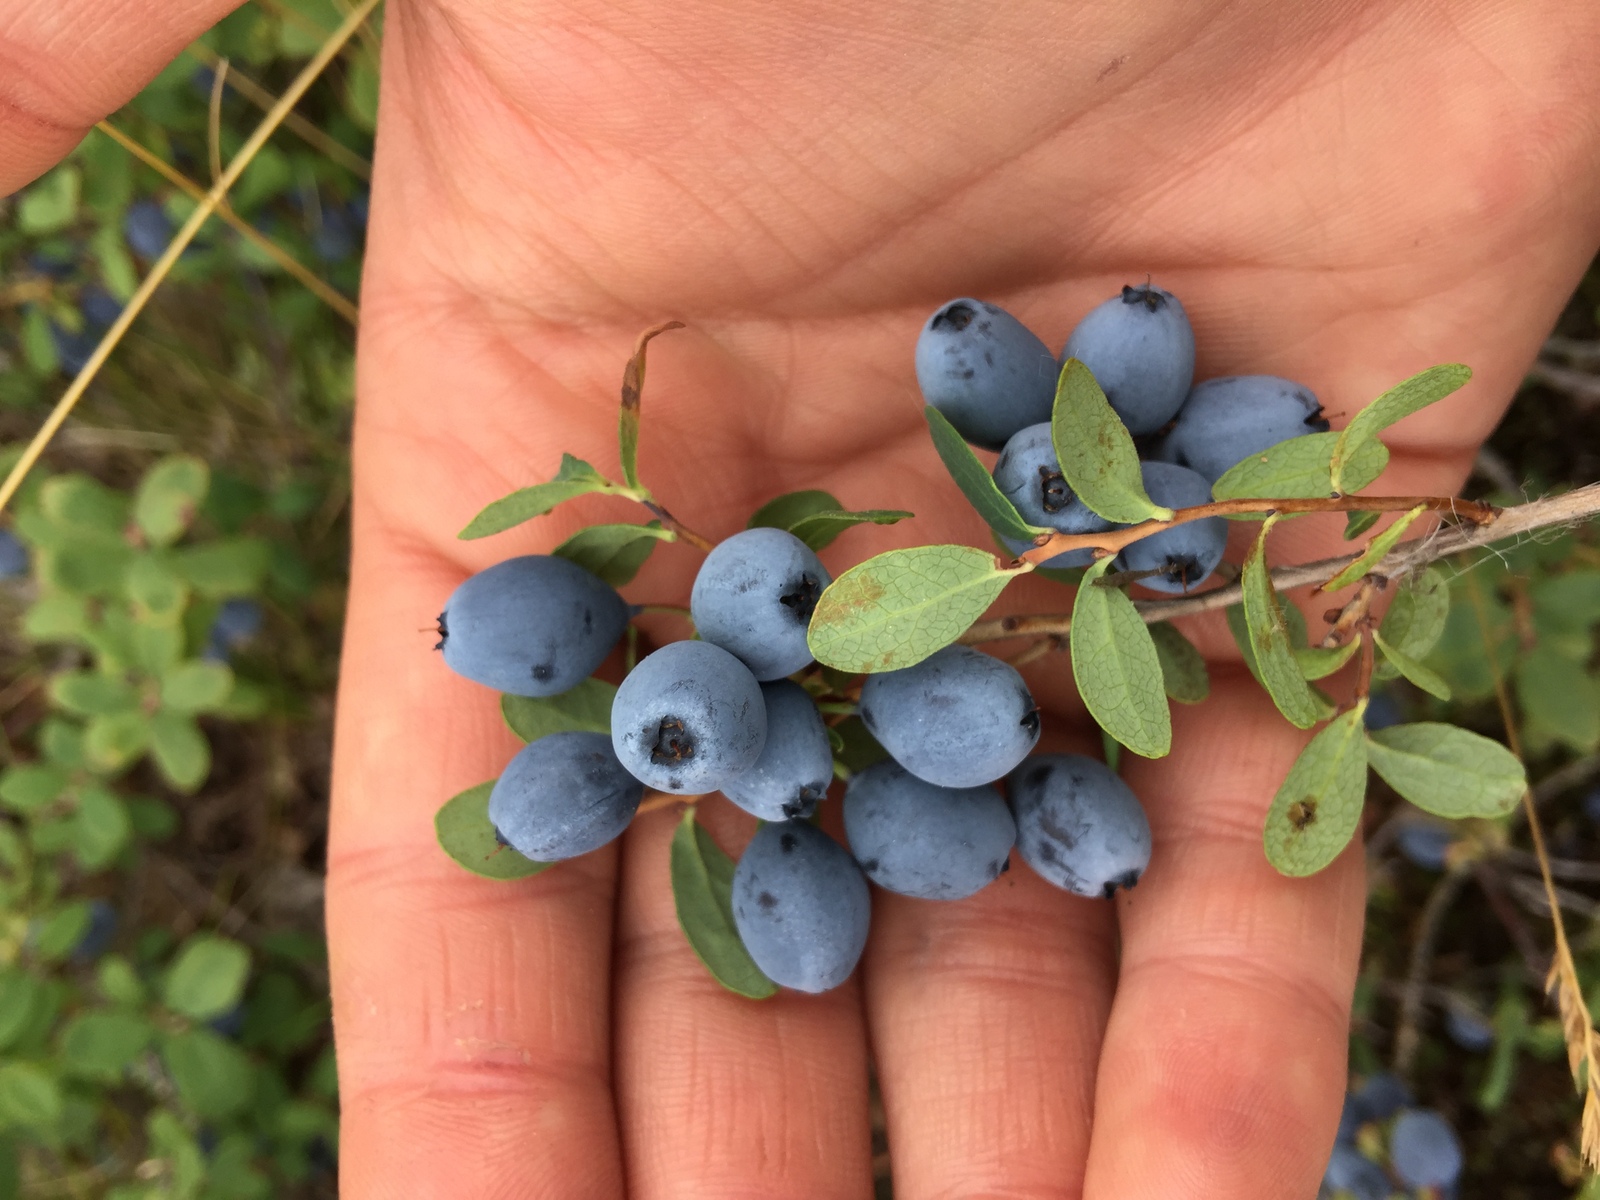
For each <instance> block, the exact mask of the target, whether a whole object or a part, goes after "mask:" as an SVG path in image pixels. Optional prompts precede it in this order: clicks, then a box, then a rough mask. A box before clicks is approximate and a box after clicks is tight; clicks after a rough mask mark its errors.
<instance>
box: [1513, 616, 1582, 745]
mask: <svg viewBox="0 0 1600 1200" xmlns="http://www.w3.org/2000/svg"><path fill="white" fill-rule="evenodd" d="M1515 671H1516V673H1515V676H1514V679H1515V683H1516V691H1517V703H1518V704H1519V705H1520V706H1521V708H1522V713H1523V717H1524V719H1525V720H1526V721H1527V725H1528V732H1529V733H1530V734H1533V735H1535V736H1537V737H1541V738H1545V739H1549V740H1554V741H1558V742H1561V743H1562V744H1563V745H1566V746H1568V747H1570V748H1572V749H1573V750H1577V751H1580V752H1581V753H1584V754H1588V753H1591V752H1592V751H1594V750H1595V749H1597V748H1600V695H1597V694H1596V688H1595V681H1594V679H1593V678H1592V677H1591V676H1590V675H1589V673H1588V672H1587V671H1586V670H1584V668H1583V666H1582V665H1580V664H1578V663H1575V662H1573V661H1572V660H1571V659H1570V658H1567V657H1566V656H1565V655H1563V654H1561V653H1560V652H1558V651H1556V650H1553V649H1551V648H1550V647H1549V646H1546V645H1544V644H1542V643H1541V644H1540V645H1537V646H1535V647H1534V648H1533V649H1532V650H1530V651H1529V652H1528V653H1527V654H1525V655H1523V656H1522V658H1520V659H1519V660H1518V661H1517V665H1516V669H1515Z"/></svg>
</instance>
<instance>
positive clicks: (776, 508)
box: [745, 489, 844, 529]
mask: <svg viewBox="0 0 1600 1200" xmlns="http://www.w3.org/2000/svg"><path fill="white" fill-rule="evenodd" d="M843 508H844V505H843V504H841V503H840V502H839V498H838V497H837V496H835V495H834V494H833V493H832V492H824V491H821V490H820V489H811V490H809V491H804V492H785V493H784V494H783V495H781V496H776V497H774V498H773V499H771V500H768V501H767V502H766V503H765V504H763V505H762V506H761V507H760V508H758V509H756V511H755V512H754V513H752V514H751V515H750V520H749V521H748V522H747V523H746V524H745V528H746V529H793V528H794V527H795V525H796V524H797V523H799V522H801V521H803V520H805V519H806V518H807V517H814V516H816V515H817V514H818V513H825V512H839V511H840V510H841V509H843Z"/></svg>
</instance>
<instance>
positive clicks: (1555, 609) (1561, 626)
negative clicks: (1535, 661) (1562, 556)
mask: <svg viewBox="0 0 1600 1200" xmlns="http://www.w3.org/2000/svg"><path fill="white" fill-rule="evenodd" d="M1528 598H1529V599H1530V600H1532V601H1533V621H1534V626H1535V628H1537V629H1538V631H1539V633H1540V636H1544V635H1545V634H1549V633H1561V634H1575V635H1576V634H1588V633H1589V631H1590V628H1591V627H1592V626H1593V625H1594V623H1595V622H1596V621H1600V571H1568V572H1566V573H1564V574H1561V575H1553V576H1550V577H1549V578H1546V579H1541V580H1539V581H1538V582H1537V583H1535V584H1534V585H1533V586H1532V587H1530V588H1529V589H1528Z"/></svg>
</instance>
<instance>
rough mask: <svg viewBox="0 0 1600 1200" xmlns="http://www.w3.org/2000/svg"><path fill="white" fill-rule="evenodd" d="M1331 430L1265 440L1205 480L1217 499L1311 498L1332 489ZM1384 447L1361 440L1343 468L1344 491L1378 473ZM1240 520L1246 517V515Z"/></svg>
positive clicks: (1336, 438) (1384, 459)
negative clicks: (1218, 475)
mask: <svg viewBox="0 0 1600 1200" xmlns="http://www.w3.org/2000/svg"><path fill="white" fill-rule="evenodd" d="M1338 441H1339V435H1338V434H1337V433H1307V434H1304V435H1302V436H1300V437H1296V438H1290V439H1289V440H1288V441H1284V442H1279V443H1278V444H1277V445H1276V446H1268V447H1267V448H1266V449H1265V450H1263V451H1262V452H1261V453H1260V454H1252V455H1251V456H1250V457H1249V458H1247V459H1245V460H1244V461H1243V462H1238V463H1235V464H1234V465H1233V466H1231V467H1229V468H1228V469H1227V471H1225V472H1224V473H1223V475H1222V478H1221V479H1218V480H1217V482H1216V483H1214V484H1212V485H1211V495H1212V496H1213V497H1214V498H1215V499H1218V500H1256V499H1262V500H1279V499H1281V500H1315V499H1320V498H1322V497H1325V496H1331V495H1333V494H1334V486H1333V468H1332V466H1331V462H1332V458H1333V449H1334V446H1335V445H1337V444H1338ZM1388 465H1389V450H1388V448H1387V447H1386V446H1384V444H1383V443H1382V442H1376V441H1374V442H1363V443H1362V444H1361V446H1360V447H1358V448H1357V449H1356V450H1355V451H1354V452H1353V456H1352V458H1351V461H1350V464H1349V466H1348V467H1346V469H1345V474H1346V476H1347V478H1346V479H1345V485H1346V491H1347V492H1358V491H1360V490H1361V489H1362V488H1364V487H1366V486H1367V484H1369V483H1371V482H1372V481H1373V480H1374V479H1376V478H1377V477H1378V476H1379V475H1381V474H1383V469H1384V467H1386V466H1388ZM1238 519H1241V520H1250V519H1252V518H1250V517H1248V516H1244V517H1240V518H1238Z"/></svg>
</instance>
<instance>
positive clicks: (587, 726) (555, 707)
mask: <svg viewBox="0 0 1600 1200" xmlns="http://www.w3.org/2000/svg"><path fill="white" fill-rule="evenodd" d="M616 695H617V687H616V685H615V684H612V683H607V682H606V681H605V680H603V679H585V680H584V681H583V682H582V683H580V684H578V685H577V686H576V687H573V688H569V689H567V690H566V691H564V692H562V693H561V694H560V695H559V696H509V695H507V696H501V697H500V715H501V716H502V717H504V718H505V722H506V725H507V726H508V727H509V728H510V730H511V732H512V733H514V734H516V735H517V736H518V737H519V738H521V739H522V740H523V741H525V742H536V741H538V740H539V739H540V738H542V737H544V736H545V735H546V734H551V733H567V732H569V731H575V732H578V733H610V732H611V702H612V701H613V700H614V699H615V698H616Z"/></svg>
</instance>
